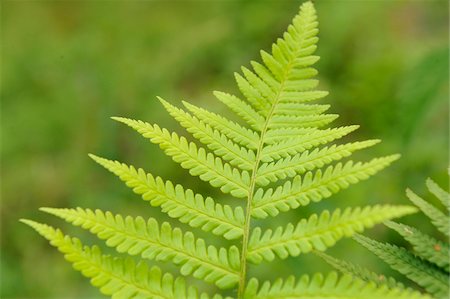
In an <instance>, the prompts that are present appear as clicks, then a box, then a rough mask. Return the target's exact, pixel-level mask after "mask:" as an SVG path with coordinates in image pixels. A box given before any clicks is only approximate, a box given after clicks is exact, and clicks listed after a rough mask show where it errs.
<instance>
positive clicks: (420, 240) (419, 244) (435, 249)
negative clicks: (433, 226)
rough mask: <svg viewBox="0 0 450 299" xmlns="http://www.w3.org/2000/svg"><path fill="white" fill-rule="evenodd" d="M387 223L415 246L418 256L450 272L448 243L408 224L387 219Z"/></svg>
mask: <svg viewBox="0 0 450 299" xmlns="http://www.w3.org/2000/svg"><path fill="white" fill-rule="evenodd" d="M385 225H386V226H387V227H389V228H391V229H393V230H395V231H396V232H398V233H399V234H400V235H401V236H402V237H403V238H405V240H407V241H408V242H409V243H410V244H411V245H412V246H413V249H414V252H415V253H416V254H417V255H418V256H420V257H421V258H423V259H425V260H428V261H429V262H431V263H434V264H436V265H438V266H439V267H441V268H444V269H445V270H446V271H447V272H450V268H449V257H450V248H449V245H448V244H446V243H444V242H441V241H439V240H436V239H435V238H433V237H430V236H428V235H426V234H424V233H422V232H421V231H419V230H418V229H416V228H414V227H411V226H408V225H404V224H401V223H395V222H392V221H386V222H385Z"/></svg>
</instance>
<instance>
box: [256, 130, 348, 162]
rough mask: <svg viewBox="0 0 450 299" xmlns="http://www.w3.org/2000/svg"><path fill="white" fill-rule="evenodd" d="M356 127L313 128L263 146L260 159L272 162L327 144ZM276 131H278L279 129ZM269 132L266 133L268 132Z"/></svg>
mask: <svg viewBox="0 0 450 299" xmlns="http://www.w3.org/2000/svg"><path fill="white" fill-rule="evenodd" d="M356 129H357V127H356V126H347V127H339V128H333V129H325V130H315V131H312V132H310V133H308V134H305V135H303V136H300V137H293V138H289V139H284V140H283V141H281V142H278V143H275V144H271V145H269V146H266V147H264V148H263V149H262V151H261V161H262V162H272V161H274V160H277V159H280V158H286V157H289V156H293V155H296V154H298V153H301V152H303V151H305V150H308V149H310V148H312V147H315V146H318V145H323V144H327V143H329V142H331V141H333V140H336V139H339V138H341V137H343V136H345V135H347V134H349V133H351V132H352V131H354V130H356ZM276 131H277V132H278V131H279V130H276ZM269 132H271V131H269ZM269 132H268V133H267V134H269Z"/></svg>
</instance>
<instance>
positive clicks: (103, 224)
mask: <svg viewBox="0 0 450 299" xmlns="http://www.w3.org/2000/svg"><path fill="white" fill-rule="evenodd" d="M41 210H42V211H44V212H47V213H50V214H53V215H55V216H58V217H60V218H62V219H64V220H66V221H67V222H70V223H72V224H74V225H77V226H81V227H82V228H84V229H87V230H89V231H90V232H92V233H93V234H96V235H97V236H98V237H99V238H100V239H104V240H106V245H108V246H110V247H115V248H116V250H117V251H118V252H120V253H122V252H127V253H128V254H130V255H141V256H142V257H143V258H146V259H151V260H161V261H172V262H173V263H174V264H176V265H178V266H180V273H181V274H183V275H193V276H194V277H195V278H198V279H203V280H205V281H206V282H210V283H215V284H216V285H217V286H218V287H220V288H229V287H231V286H233V285H235V284H236V283H237V281H238V279H239V276H238V274H237V273H238V270H239V268H240V264H239V263H240V260H239V250H238V249H237V247H236V246H232V247H230V249H225V248H220V249H217V248H216V247H214V246H212V245H209V246H207V245H206V243H205V241H204V240H203V239H196V238H195V237H194V234H193V233H191V232H186V233H183V232H182V231H181V230H180V229H178V228H175V229H173V228H172V227H171V226H170V224H169V223H167V222H164V223H163V224H162V225H161V226H159V225H158V223H157V222H156V220H155V219H153V218H150V219H149V220H148V221H147V222H146V221H145V220H144V219H143V218H142V217H136V218H133V217H130V216H127V217H125V218H123V217H122V216H121V215H113V214H112V213H110V212H106V213H104V212H102V211H100V210H98V209H97V210H95V212H94V211H92V210H90V209H81V208H77V209H55V208H41Z"/></svg>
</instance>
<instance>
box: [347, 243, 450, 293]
mask: <svg viewBox="0 0 450 299" xmlns="http://www.w3.org/2000/svg"><path fill="white" fill-rule="evenodd" d="M353 238H354V239H355V240H356V241H357V242H358V243H360V244H361V245H363V246H364V247H366V248H367V249H369V250H370V251H371V252H373V253H374V254H375V255H377V256H378V257H379V258H381V259H382V260H383V261H385V262H386V263H387V264H388V265H389V266H391V267H392V268H393V269H395V270H397V271H398V272H400V273H402V274H403V275H405V276H406V277H408V278H409V279H411V280H412V281H414V282H416V283H417V284H418V285H420V286H422V287H423V288H425V290H427V292H429V293H431V294H433V295H435V296H436V297H438V298H446V296H447V295H448V294H449V291H450V289H449V283H448V281H449V278H448V273H447V272H445V271H444V270H441V269H439V268H438V267H437V266H436V265H434V264H432V263H430V262H428V261H425V260H423V259H421V258H419V257H417V256H415V255H413V254H412V253H410V252H409V251H408V250H406V249H404V248H401V247H397V246H395V245H391V244H383V243H380V242H377V241H375V240H371V239H369V238H367V237H364V236H362V235H355V236H354V237H353Z"/></svg>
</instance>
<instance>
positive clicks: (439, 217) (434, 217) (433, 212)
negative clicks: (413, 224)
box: [406, 189, 450, 236]
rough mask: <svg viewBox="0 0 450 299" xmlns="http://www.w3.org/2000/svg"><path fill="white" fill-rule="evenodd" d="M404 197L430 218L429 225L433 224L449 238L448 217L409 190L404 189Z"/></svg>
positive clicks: (449, 225)
mask: <svg viewBox="0 0 450 299" xmlns="http://www.w3.org/2000/svg"><path fill="white" fill-rule="evenodd" d="M406 196H408V198H409V200H410V201H412V202H413V203H414V204H415V205H416V206H418V207H419V208H420V209H421V210H422V212H423V213H424V214H425V215H427V216H428V218H430V220H431V223H433V224H434V226H435V227H436V228H437V229H438V230H439V231H440V232H442V233H443V234H445V235H447V236H450V223H449V221H448V217H447V216H446V215H445V214H444V213H442V212H441V211H440V210H439V209H437V208H436V207H434V206H433V205H431V204H430V203H428V202H426V201H425V200H423V199H422V198H421V197H419V196H418V195H417V194H415V193H414V192H413V191H411V190H410V189H406Z"/></svg>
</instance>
